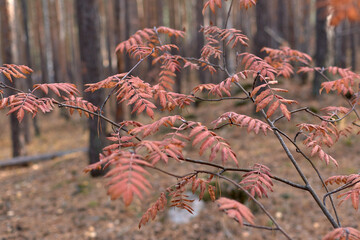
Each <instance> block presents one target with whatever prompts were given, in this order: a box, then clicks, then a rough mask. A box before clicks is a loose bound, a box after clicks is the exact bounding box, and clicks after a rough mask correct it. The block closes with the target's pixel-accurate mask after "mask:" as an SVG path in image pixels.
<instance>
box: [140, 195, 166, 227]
mask: <svg viewBox="0 0 360 240" xmlns="http://www.w3.org/2000/svg"><path fill="white" fill-rule="evenodd" d="M166 204H167V199H166V196H165V193H163V192H162V193H161V194H160V197H159V198H158V200H156V202H155V203H154V204H153V205H152V206H151V207H150V208H149V209H148V210H146V212H145V213H144V214H143V216H142V217H141V220H140V222H139V228H141V226H143V225H145V224H146V223H147V222H148V221H149V219H151V220H154V219H155V217H156V215H157V213H158V211H163V210H164V209H165V206H166Z"/></svg>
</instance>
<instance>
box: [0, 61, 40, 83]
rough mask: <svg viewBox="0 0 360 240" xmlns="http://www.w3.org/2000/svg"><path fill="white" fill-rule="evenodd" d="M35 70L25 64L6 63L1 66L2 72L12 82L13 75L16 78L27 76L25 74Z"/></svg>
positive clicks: (0, 70)
mask: <svg viewBox="0 0 360 240" xmlns="http://www.w3.org/2000/svg"><path fill="white" fill-rule="evenodd" d="M32 72H33V70H32V69H31V68H29V67H27V66H25V65H15V64H4V66H3V67H0V73H2V74H4V76H5V77H6V78H7V79H9V81H10V82H12V77H14V78H26V76H25V75H24V74H30V73H32Z"/></svg>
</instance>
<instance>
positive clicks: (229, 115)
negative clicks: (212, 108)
mask: <svg viewBox="0 0 360 240" xmlns="http://www.w3.org/2000/svg"><path fill="white" fill-rule="evenodd" d="M222 122H228V123H230V124H236V125H238V126H240V127H245V126H247V131H248V132H250V131H254V132H255V134H258V133H259V132H260V130H261V131H262V132H263V133H264V135H266V134H267V131H268V130H269V131H272V130H271V127H270V126H269V125H268V124H267V123H264V122H263V121H261V120H258V119H254V118H252V117H249V116H246V115H242V114H238V113H235V112H226V113H224V114H222V115H221V116H220V117H219V118H218V119H216V120H215V121H213V122H212V123H213V124H215V127H218V126H219V124H220V123H222Z"/></svg>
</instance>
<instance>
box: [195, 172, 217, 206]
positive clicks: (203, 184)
mask: <svg viewBox="0 0 360 240" xmlns="http://www.w3.org/2000/svg"><path fill="white" fill-rule="evenodd" d="M212 177H213V176H211V177H210V178H209V179H206V180H204V179H201V178H197V177H193V178H192V187H191V190H192V193H195V192H196V190H197V189H198V188H199V187H200V193H199V200H201V199H202V198H203V197H204V194H205V191H206V188H207V190H208V193H209V195H210V198H211V200H212V201H215V187H214V186H213V185H211V184H210V182H211V180H212Z"/></svg>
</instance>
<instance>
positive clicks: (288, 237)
mask: <svg viewBox="0 0 360 240" xmlns="http://www.w3.org/2000/svg"><path fill="white" fill-rule="evenodd" d="M195 171H196V172H198V173H207V174H210V175H214V176H217V177H219V178H222V179H224V180H226V181H228V182H230V183H231V184H233V185H234V186H236V187H237V188H239V189H240V190H241V191H243V192H244V193H245V194H246V195H247V196H248V197H249V198H250V199H251V200H253V201H254V202H255V203H256V205H258V206H259V208H260V209H261V210H262V211H263V212H264V213H265V214H266V216H268V218H269V219H270V220H271V221H272V222H273V223H274V224H275V226H276V227H277V230H278V231H280V232H281V233H282V234H283V235H284V236H285V237H286V238H287V239H292V238H291V237H290V236H289V234H288V233H287V232H285V230H284V229H282V227H281V226H280V225H279V224H278V222H277V221H276V220H275V218H274V217H273V216H272V215H271V214H270V213H269V212H268V211H267V210H266V208H265V207H264V205H262V204H261V203H260V202H259V201H258V200H257V199H256V198H255V197H254V196H253V195H251V194H250V193H249V192H248V191H247V190H246V189H244V188H243V186H241V185H240V184H238V183H237V182H235V181H234V180H232V179H230V178H228V177H225V176H223V175H221V174H219V173H214V172H210V171H206V170H195Z"/></svg>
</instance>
